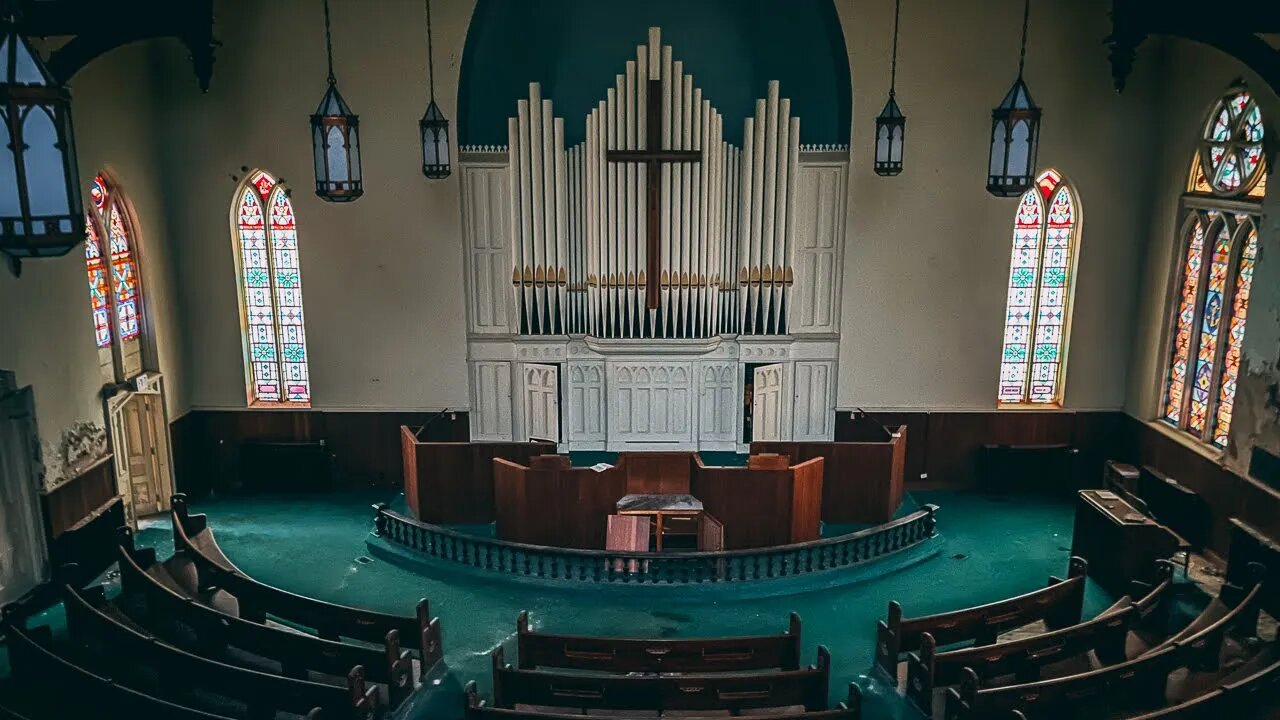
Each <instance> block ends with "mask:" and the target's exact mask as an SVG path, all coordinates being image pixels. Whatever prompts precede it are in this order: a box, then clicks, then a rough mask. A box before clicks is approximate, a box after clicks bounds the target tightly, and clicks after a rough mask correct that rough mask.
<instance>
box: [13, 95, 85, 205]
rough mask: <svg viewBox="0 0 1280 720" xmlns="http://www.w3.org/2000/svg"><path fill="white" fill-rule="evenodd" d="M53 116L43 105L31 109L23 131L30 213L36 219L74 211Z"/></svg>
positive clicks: (24, 163)
mask: <svg viewBox="0 0 1280 720" xmlns="http://www.w3.org/2000/svg"><path fill="white" fill-rule="evenodd" d="M51 113H52V110H49V109H46V108H45V107H43V106H40V107H35V108H32V109H31V110H30V111H29V112H28V114H27V119H26V122H25V123H24V124H23V129H22V140H23V142H25V143H26V145H27V149H26V151H25V152H24V153H23V156H22V157H23V166H24V167H25V168H26V172H27V193H28V195H27V202H28V203H30V205H31V214H32V215H33V216H37V217H38V216H48V215H68V214H70V213H71V212H73V209H72V208H71V206H70V200H69V199H68V198H67V175H66V166H65V165H64V160H63V157H62V151H61V150H59V149H58V148H57V142H58V131H57V129H56V127H55V126H54V124H53V115H52V114H51ZM74 212H79V209H78V208H77V209H75V210H74Z"/></svg>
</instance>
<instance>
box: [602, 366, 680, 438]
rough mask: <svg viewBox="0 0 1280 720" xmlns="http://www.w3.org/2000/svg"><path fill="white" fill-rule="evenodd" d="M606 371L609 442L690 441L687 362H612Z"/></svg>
mask: <svg viewBox="0 0 1280 720" xmlns="http://www.w3.org/2000/svg"><path fill="white" fill-rule="evenodd" d="M608 370H609V372H608V379H609V393H608V397H609V403H608V404H609V431H610V432H609V436H610V440H615V441H619V442H642V443H643V442H686V443H687V442H691V441H692V440H693V428H692V423H691V422H690V420H691V417H692V414H693V407H692V405H693V402H692V401H693V392H692V386H693V382H692V367H691V364H690V363H688V362H666V363H654V362H615V363H610V364H609V366H608Z"/></svg>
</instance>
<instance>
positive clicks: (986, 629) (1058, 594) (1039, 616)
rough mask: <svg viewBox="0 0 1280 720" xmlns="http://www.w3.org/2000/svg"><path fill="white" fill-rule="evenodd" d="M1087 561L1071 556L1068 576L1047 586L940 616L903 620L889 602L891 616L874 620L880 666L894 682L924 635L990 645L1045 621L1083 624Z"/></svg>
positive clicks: (1053, 624) (1052, 625)
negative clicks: (1016, 630)
mask: <svg viewBox="0 0 1280 720" xmlns="http://www.w3.org/2000/svg"><path fill="white" fill-rule="evenodd" d="M1087 571H1088V564H1087V563H1086V562H1085V561H1084V560H1083V559H1082V558H1078V557H1073V558H1071V563H1070V567H1069V569H1068V573H1067V579H1066V580H1060V579H1058V578H1054V577H1051V578H1049V584H1048V586H1047V587H1045V588H1042V589H1040V590H1036V591H1034V592H1029V593H1026V594H1024V595H1019V596H1017V597H1013V598H1009V599H1007V600H1000V601H997V602H993V603H989V604H987V605H979V606H978V607H972V608H966V609H964V610H953V611H951V612H945V613H939V614H937V615H926V616H923V617H917V618H905V619H904V618H903V617H902V606H901V605H899V604H898V603H897V602H890V603H889V617H888V619H886V620H881V621H879V622H878V623H877V624H876V667H877V668H879V669H880V670H883V671H884V672H885V673H886V674H887V675H888V676H889V678H890V679H892V680H893V681H894V682H895V684H896V682H897V677H898V661H899V660H901V659H902V658H901V655H902V653H905V652H909V651H912V650H918V649H919V648H920V643H921V640H922V638H923V637H924V634H925V633H929V634H930V635H932V636H933V639H934V640H935V641H936V642H937V644H938V645H951V644H953V643H959V642H965V641H972V642H973V644H974V645H990V644H992V643H994V642H995V641H996V637H998V636H999V635H1000V633H1002V632H1004V631H1006V630H1011V629H1013V628H1016V627H1021V626H1023V625H1028V624H1030V623H1033V622H1036V621H1038V620H1044V621H1045V623H1046V624H1047V625H1048V626H1049V627H1050V628H1063V627H1068V626H1071V625H1075V624H1077V623H1079V622H1080V614H1081V612H1082V611H1083V607H1084V584H1085V575H1086V574H1087Z"/></svg>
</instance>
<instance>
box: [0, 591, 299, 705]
mask: <svg viewBox="0 0 1280 720" xmlns="http://www.w3.org/2000/svg"><path fill="white" fill-rule="evenodd" d="M0 630H3V632H4V635H5V647H7V648H8V651H9V664H10V666H11V667H12V672H13V677H14V680H15V681H16V682H18V683H19V684H21V685H22V686H23V687H26V688H29V689H30V690H31V691H32V692H33V693H38V694H39V697H40V698H41V699H42V709H41V712H43V710H44V709H48V710H49V711H50V712H49V715H48V717H58V718H72V717H84V718H96V717H133V718H148V719H149V720H150V719H152V718H154V719H156V720H231V718H228V717H226V716H225V715H215V714H213V713H208V712H203V711H201V710H196V709H193V708H189V707H184V706H182V705H178V704H175V703H171V702H166V701H164V700H161V699H159V698H155V697H152V696H150V695H147V694H146V693H142V692H138V691H137V690H134V689H132V688H129V687H126V686H124V685H120V684H119V683H117V682H116V681H115V680H113V679H112V678H110V677H108V676H104V675H98V674H96V673H92V672H89V671H88V670H86V669H84V668H82V667H80V666H79V665H76V664H75V663H73V662H71V661H69V660H67V659H65V658H63V657H61V656H59V655H57V654H56V653H54V652H53V651H52V650H50V649H49V647H50V645H51V644H52V641H53V633H52V632H51V631H50V630H49V628H48V627H47V626H43V625H42V626H39V627H33V628H27V627H26V622H25V620H24V619H23V618H22V617H20V615H19V614H17V613H14V612H10V611H8V609H7V608H6V612H5V618H4V623H3V626H2V627H0ZM46 698H47V701H46V700H45V699H46ZM46 702H47V705H46V704H45V703H46ZM311 717H313V718H314V717H318V716H315V715H313V716H311Z"/></svg>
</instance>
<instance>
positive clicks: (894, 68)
mask: <svg viewBox="0 0 1280 720" xmlns="http://www.w3.org/2000/svg"><path fill="white" fill-rule="evenodd" d="M901 10H902V0H895V1H894V4H893V61H892V63H891V64H890V66H889V97H893V96H894V89H895V87H896V86H897V82H898V16H899V14H900V13H901Z"/></svg>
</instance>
